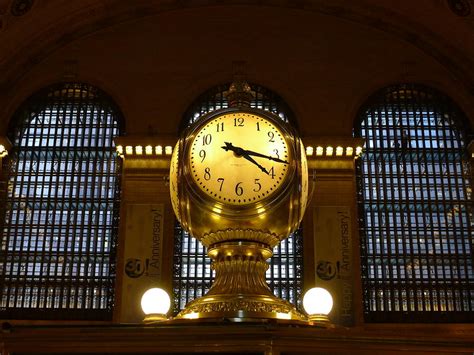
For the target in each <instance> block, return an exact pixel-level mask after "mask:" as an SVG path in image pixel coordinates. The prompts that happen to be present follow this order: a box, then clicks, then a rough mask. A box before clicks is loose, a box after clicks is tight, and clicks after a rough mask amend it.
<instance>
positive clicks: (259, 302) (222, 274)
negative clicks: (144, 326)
mask: <svg viewBox="0 0 474 355" xmlns="http://www.w3.org/2000/svg"><path fill="white" fill-rule="evenodd" d="M208 254H209V256H210V257H211V258H212V259H213V263H212V267H213V269H214V270H215V271H216V278H215V280H214V283H213V285H212V287H211V289H210V290H209V292H208V293H207V294H206V295H205V296H203V297H200V298H197V299H195V300H194V301H192V302H190V303H188V304H187V305H186V308H185V309H184V310H183V311H181V312H180V313H179V314H178V316H177V317H176V318H178V319H204V318H216V319H222V318H226V319H229V320H233V321H247V320H252V319H262V318H271V319H292V320H300V321H305V320H307V318H306V317H305V316H304V315H303V314H302V313H301V312H299V311H298V310H297V309H296V308H295V307H294V306H293V305H292V304H291V303H289V302H287V301H284V300H282V299H280V298H278V297H275V296H274V295H273V293H272V292H271V290H270V288H269V287H268V285H267V283H266V280H265V272H266V271H267V269H268V263H267V262H266V260H267V259H268V258H269V257H271V256H272V250H271V249H270V247H269V246H268V245H266V244H261V243H257V242H255V241H235V240H234V241H229V242H222V243H216V244H214V245H212V246H211V247H210V248H209V253H208Z"/></svg>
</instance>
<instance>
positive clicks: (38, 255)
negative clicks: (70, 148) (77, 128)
mask: <svg viewBox="0 0 474 355" xmlns="http://www.w3.org/2000/svg"><path fill="white" fill-rule="evenodd" d="M28 116H30V113H28ZM30 117H31V116H30ZM35 120H36V121H37V122H38V121H39V120H41V129H40V132H41V133H40V135H39V137H38V138H39V139H38V142H37V141H36V139H35V140H33V145H32V146H28V147H26V148H24V149H25V150H26V149H27V150H29V151H30V153H31V156H32V157H33V156H35V158H36V159H35V160H33V159H31V160H30V162H31V165H30V168H31V171H30V172H28V173H29V174H31V175H30V178H31V176H34V179H35V182H34V184H33V187H32V188H31V187H30V186H31V185H30V186H28V187H27V189H28V192H27V196H26V201H25V212H26V211H27V210H28V204H31V206H32V211H33V212H34V211H35V210H36V209H37V208H38V210H39V211H42V209H43V203H42V202H43V201H42V198H41V197H40V201H39V204H38V201H37V199H36V196H35V195H36V193H37V192H38V176H39V174H38V171H39V169H40V163H41V160H42V154H41V153H42V152H41V146H42V145H43V139H44V136H43V132H44V128H45V127H44V122H45V117H44V115H40V114H38V115H36V117H35ZM31 129H34V130H35V137H36V134H37V132H36V130H37V125H35V126H33V128H31V127H28V128H26V130H27V131H29V130H31ZM50 129H51V127H50V125H48V126H47V135H46V137H48V135H49V131H50ZM33 166H35V168H34V169H33ZM23 173H24V174H25V173H26V172H25V171H23ZM29 183H30V184H31V180H30V182H29ZM30 191H31V192H33V196H31V197H30V196H29V193H30ZM30 201H31V202H30ZM38 205H39V206H40V207H37V206H38ZM31 215H33V213H31ZM24 221H25V224H28V226H29V233H28V234H24V235H23V238H24V239H27V240H28V247H27V253H29V252H30V249H29V247H30V245H29V241H31V239H32V238H33V235H32V230H33V226H32V221H30V223H28V221H27V219H26V218H25V220H24ZM24 228H25V227H24ZM24 228H23V230H24ZM46 238H47V233H46V228H45V233H44V239H43V241H42V245H41V248H39V246H38V243H39V235H38V234H37V235H36V238H35V246H34V260H35V264H36V261H37V260H41V267H40V278H39V280H38V281H39V282H38V290H39V292H40V294H41V290H42V287H41V284H42V283H44V284H45V286H44V289H45V291H44V293H45V295H46V294H47V292H48V289H49V285H48V284H49V280H48V278H47V274H48V272H49V269H50V267H49V263H48V267H47V272H46V275H44V274H43V273H44V269H45V266H44V265H43V264H44V263H46V262H47V261H49V262H50V260H51V248H49V253H48V252H47V250H48V248H47V246H46V243H49V244H51V241H50V240H47V239H46ZM23 244H24V243H23V242H22V246H21V249H20V250H23ZM25 275H26V273H25ZM25 286H26V284H25ZM47 301H48V298H47V297H46V305H45V306H46V307H48V302H47ZM18 307H24V306H23V305H19V306H18Z"/></svg>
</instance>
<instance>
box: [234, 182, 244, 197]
mask: <svg viewBox="0 0 474 355" xmlns="http://www.w3.org/2000/svg"><path fill="white" fill-rule="evenodd" d="M240 184H242V182H238V183H237V185H235V194H236V195H237V196H242V195H243V193H244V189H243V187H242V186H240Z"/></svg>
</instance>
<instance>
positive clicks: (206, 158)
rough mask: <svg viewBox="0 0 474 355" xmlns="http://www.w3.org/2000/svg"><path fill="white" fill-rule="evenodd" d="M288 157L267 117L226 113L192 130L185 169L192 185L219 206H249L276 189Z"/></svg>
mask: <svg viewBox="0 0 474 355" xmlns="http://www.w3.org/2000/svg"><path fill="white" fill-rule="evenodd" d="M292 158H293V154H292V152H291V149H290V148H289V147H288V143H287V141H286V139H285V137H284V133H283V132H282V131H281V129H280V128H278V126H277V125H276V124H275V123H274V122H272V121H271V120H270V119H268V118H265V117H264V116H262V115H259V114H256V113H251V112H228V113H223V114H221V115H217V116H215V117H212V118H211V119H209V120H208V121H207V122H206V123H205V124H203V125H202V126H200V128H199V129H198V130H197V131H196V132H195V133H194V135H193V139H192V141H191V147H190V152H189V170H190V173H191V175H192V178H193V180H194V182H195V184H196V186H197V187H198V188H199V189H200V190H201V191H202V192H203V193H204V194H206V195H207V196H208V197H210V198H211V199H215V200H216V201H219V202H221V203H224V204H231V205H241V206H244V205H249V204H252V203H256V202H259V201H261V200H263V199H265V198H268V197H269V196H272V195H273V194H274V193H277V192H278V191H279V190H280V189H281V188H282V186H284V182H285V181H286V177H287V175H288V173H289V171H290V170H291V167H290V161H291V160H292Z"/></svg>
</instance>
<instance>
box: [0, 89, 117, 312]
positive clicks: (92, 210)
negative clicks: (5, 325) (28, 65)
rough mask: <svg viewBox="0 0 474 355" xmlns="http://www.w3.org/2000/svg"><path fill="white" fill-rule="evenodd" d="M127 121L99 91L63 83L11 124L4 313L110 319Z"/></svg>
mask: <svg viewBox="0 0 474 355" xmlns="http://www.w3.org/2000/svg"><path fill="white" fill-rule="evenodd" d="M120 122H121V116H120V114H119V110H118V109H117V108H116V107H115V105H114V104H113V103H112V102H111V100H110V99H109V98H108V97H107V96H106V95H105V94H104V93H103V92H101V91H100V90H98V89H97V88H94V87H91V86H89V85H85V84H78V83H65V84H59V85H55V86H52V87H49V88H47V89H45V90H42V91H40V92H38V93H37V94H35V95H33V96H32V97H30V98H29V99H28V100H27V101H26V102H25V103H24V104H23V105H22V106H21V107H20V108H19V110H18V111H17V112H16V114H15V115H14V117H13V119H12V120H11V124H10V128H9V133H8V136H9V139H10V141H11V143H12V146H13V147H12V149H11V152H10V155H9V156H10V159H8V160H7V161H6V164H4V167H3V168H4V175H5V179H6V181H7V183H6V189H4V191H3V194H2V199H3V201H2V206H1V209H2V216H3V220H2V237H1V249H0V280H1V282H0V284H1V289H0V290H1V291H0V292H1V298H0V316H1V317H2V318H24V319H25V318H26V319H48V318H51V319H58V318H62V319H111V316H112V310H113V304H114V282H115V281H114V280H115V263H116V260H115V257H116V242H117V235H118V223H117V222H118V217H119V198H120V188H119V186H120V185H119V177H120V175H119V172H120V165H119V164H120V161H119V160H118V159H117V156H116V153H115V148H114V142H113V138H114V137H116V136H118V135H119V134H120V131H121V129H120Z"/></svg>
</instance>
